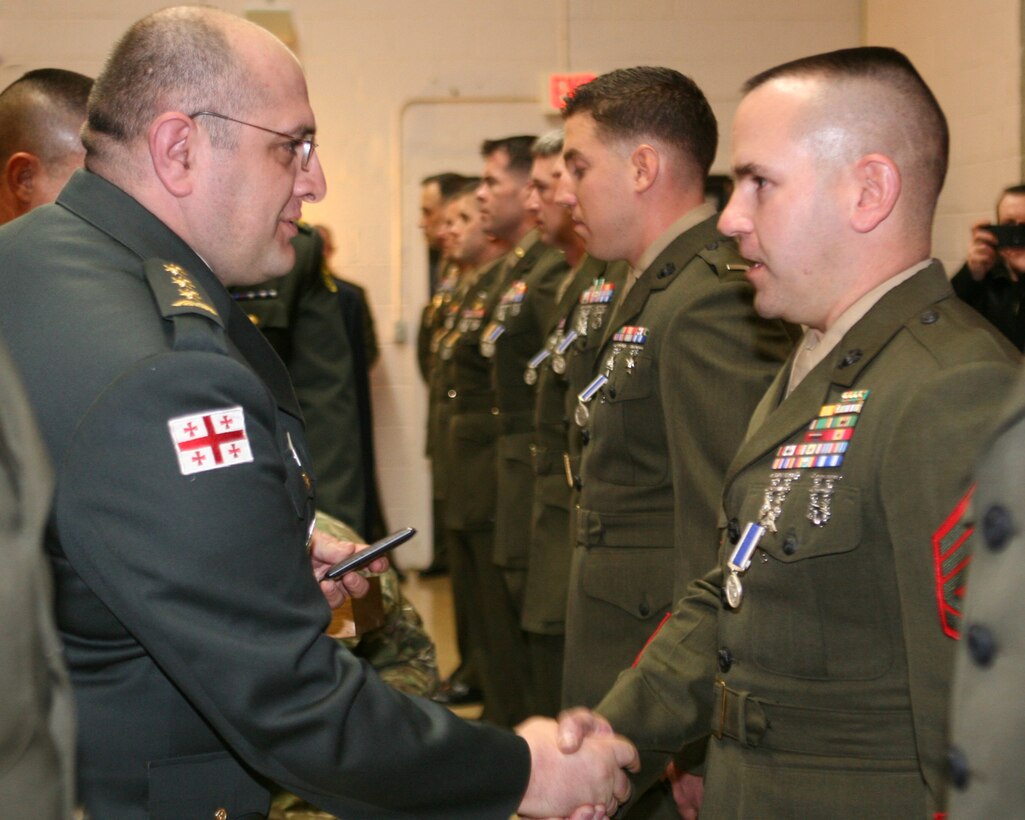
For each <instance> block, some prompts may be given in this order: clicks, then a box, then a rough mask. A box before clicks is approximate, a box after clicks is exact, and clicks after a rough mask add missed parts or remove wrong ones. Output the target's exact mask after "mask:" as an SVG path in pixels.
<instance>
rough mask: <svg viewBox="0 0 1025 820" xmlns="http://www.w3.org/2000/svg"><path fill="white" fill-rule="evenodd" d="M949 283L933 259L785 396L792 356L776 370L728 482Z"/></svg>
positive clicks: (799, 424)
mask: <svg viewBox="0 0 1025 820" xmlns="http://www.w3.org/2000/svg"><path fill="white" fill-rule="evenodd" d="M950 293H951V290H950V285H949V283H948V282H947V278H946V274H944V272H943V269H942V267H940V265H939V263H937V262H934V263H933V264H932V265H930V266H929V267H928V268H926V269H925V270H923V271H922V272H920V273H918V274H916V275H914V276H912V277H911V278H910V279H909V280H907V281H906V282H903V283H902V284H900V285H898V286H897V287H896V288H894V289H893V290H892V291H890V292H889V293H887V294H886V295H884V296H883V298H882V299H880V300H879V302H877V303H876V304H875V305H874V306H873V307H872V308H871V309H870V310H869V312H868V313H867V314H866V315H865V316H864V317H863V318H862V319H861V321H859V322H858V323H857V324H856V325H855V326H854V327H852V328H851V330H850V331H849V332H848V333H847V335H846V336H844V338H843V339H841V341H840V343H839V344H838V345H837V346H836V349H835V350H833V351H831V352H830V354H829V355H828V356H826V358H825V359H824V360H823V361H821V362H820V363H819V364H818V366H817V367H815V368H814V369H813V370H812V371H811V372H810V373H809V374H808V375H807V376H806V377H805V379H804V381H802V382H801V383H800V384H799V385H798V386H797V388H796V389H795V390H794V391H793V392H792V393H791V394H790V395H789V396H788V397H787V398H786V399H784V398H783V391H784V390H785V389H786V384H787V380H788V379H789V374H790V365H791V364H792V358H791V360H790V361H788V363H787V365H786V366H785V367H784V368H783V369H782V370H781V371H780V373H779V374H777V376H776V379H775V380H774V381H773V383H772V385H771V387H770V388H769V392H768V394H767V396H766V398H765V399H763V400H762V402H761V403H760V404H759V405H758V407H757V409H756V410H755V416H756V417H758V416H761V417H762V421H761V424H759V425H758V426H757V427H756V426H755V425H756V423H757V421H758V418H753V419H752V424H751V426H750V428H749V434H748V437H747V439H746V440H745V442H744V443H743V444H742V445H741V447H740V450H739V451H738V452H737V455H736V457H735V458H734V459H733V463H732V464H731V465H730V468H729V470H727V472H726V481H725V484H726V486H729V484H730V482H732V481H733V479H734V478H735V477H736V476H737V475H738V474H739V473H740V472H741V471H742V470H744V469H745V468H746V467H747V466H749V465H751V464H753V463H754V462H756V461H758V460H759V459H761V458H763V457H764V456H765V454H766V453H767V452H769V451H770V450H772V449H773V448H775V447H778V446H779V445H781V444H783V443H784V442H786V441H787V439H789V438H791V437H792V436H794V435H795V434H796V433H797V432H798V431H800V430H801V429H802V428H803V427H804V426H805V425H807V424H808V423H809V422H810V421H811V420H812V419H814V418H816V417H817V416H818V411H819V408H820V407H821V406H822V405H823V404H825V403H826V400H827V398H828V394H829V391H830V388H831V387H833V386H836V387H838V388H842V389H850V388H851V387H853V386H854V385H855V384H856V383H857V381H858V377H859V376H860V374H861V372H862V371H863V370H864V369H865V368H866V367H868V365H869V364H870V363H871V362H872V360H873V359H874V358H875V357H876V356H877V355H878V354H879V352H880V351H881V350H882V349H883V348H885V347H886V345H887V344H888V343H889V342H890V340H891V339H892V338H893V337H894V336H895V335H896V334H897V333H898V332H899V331H900V329H901V328H902V327H903V326H904V324H905V323H906V322H907V321H908V320H909V319H911V318H913V317H915V316H916V315H918V314H920V313H921V312H923V311H925V310H928V308H929V306H930V305H932V304H933V303H935V302H936V301H938V300H940V299H943V298H944V297H946V296H949V295H950Z"/></svg>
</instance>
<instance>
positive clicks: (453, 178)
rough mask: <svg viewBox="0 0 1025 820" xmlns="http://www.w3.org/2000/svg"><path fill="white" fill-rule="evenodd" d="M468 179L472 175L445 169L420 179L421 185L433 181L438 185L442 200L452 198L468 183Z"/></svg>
mask: <svg viewBox="0 0 1025 820" xmlns="http://www.w3.org/2000/svg"><path fill="white" fill-rule="evenodd" d="M468 179H471V177H466V176H463V175H462V174H457V173H454V172H453V171H443V172H442V173H440V174H431V175H430V176H428V177H424V178H423V179H422V180H421V181H420V185H421V186H426V185H430V184H432V183H433V184H435V185H437V186H438V191H439V193H440V194H441V201H442V202H445V201H447V200H449V199H451V198H452V196H453V195H454V194H455V193H456V192H458V191H459V190H460V189H461V188H462V187H463V185H465V184H466V181H467V180H468ZM474 179H475V177H474Z"/></svg>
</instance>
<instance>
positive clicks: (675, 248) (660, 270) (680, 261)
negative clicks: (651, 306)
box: [602, 215, 721, 347]
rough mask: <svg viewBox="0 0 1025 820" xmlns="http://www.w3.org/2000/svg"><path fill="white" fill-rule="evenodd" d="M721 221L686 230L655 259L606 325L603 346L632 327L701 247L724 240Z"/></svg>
mask: <svg viewBox="0 0 1025 820" xmlns="http://www.w3.org/2000/svg"><path fill="white" fill-rule="evenodd" d="M718 218H719V217H718V215H716V216H711V217H709V218H708V219H706V220H705V221H704V222H701V223H699V224H697V225H695V226H694V227H693V228H691V229H690V230H688V231H684V232H683V233H682V234H680V235H679V236H678V237H676V239H674V240H673V241H672V242H670V243H669V246H668V247H667V248H666V249H665V250H664V251H662V253H660V254H659V255H658V256H657V257H655V261H654V262H652V263H651V264H650V265H649V266H648V267H647V268H646V269H645V270H644V271H643V272H642V273H641V276H640V278H639V279H638V280H637V282H636V284H634V286H633V287H632V288H631V289H630V292H629V293H628V294H627V295H626V299H625V300H624V301H623V302H621V303H620V305H619V307H618V309H617V310H616V311H615V314H614V316H613V320H612V321H611V322H607V323H606V325H605V330H604V333H603V335H602V346H603V347H604V346H605V345H606V344H607V343H608V341H609V339H610V338H611V337H612V336H613V335H615V333H616V331H617V330H619V328H621V327H623V325H627V324H630V322H631V321H632V320H633V319H634V318H636V316H637V315H638V314H639V313H640V312H641V311H642V310H643V309H644V305H645V303H646V302H647V301H648V297H649V296H650V295H651V294H652V293H655V292H657V291H660V290H665V289H666V288H667V287H669V285H670V284H671V283H672V282H673V281H674V280H675V279H676V277H677V276H679V275H680V271H682V270H683V269H684V268H685V267H687V265H689V264H690V261H691V260H692V259H693V258H694V257H695V256H697V255H698V253H699V252H700V251H701V249H702V248H704V247H705V246H706V245H709V244H711V243H716V242H718V241H719V240H720V239H721V236H720V234H719V232H718V230H717V229H716V227H715V225H716V221H717V220H718Z"/></svg>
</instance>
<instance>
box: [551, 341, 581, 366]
mask: <svg viewBox="0 0 1025 820" xmlns="http://www.w3.org/2000/svg"><path fill="white" fill-rule="evenodd" d="M578 336H579V334H578V333H577V332H576V330H571V331H570V332H569V333H567V334H566V335H565V336H563V337H562V341H560V342H559V344H558V345H556V347H555V355H554V356H553V357H552V370H554V371H555V372H556V373H558V374H559V375H560V376H561V375H562V374H563V373H565V372H566V351H567V350H569V346H570V345H571V344H573V342H575V341H576V340H577V338H578Z"/></svg>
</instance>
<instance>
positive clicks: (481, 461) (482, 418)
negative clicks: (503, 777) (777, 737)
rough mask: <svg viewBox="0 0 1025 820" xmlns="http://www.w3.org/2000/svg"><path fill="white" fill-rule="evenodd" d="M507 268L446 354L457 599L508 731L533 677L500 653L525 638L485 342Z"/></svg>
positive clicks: (485, 273)
mask: <svg viewBox="0 0 1025 820" xmlns="http://www.w3.org/2000/svg"><path fill="white" fill-rule="evenodd" d="M507 268H508V263H507V257H506V256H502V257H499V258H498V259H496V260H495V261H493V262H491V263H488V264H486V265H485V266H484V267H483V268H482V269H481V270H480V271H479V272H478V273H477V274H476V275H475V276H471V281H470V282H469V287H468V288H467V291H466V294H465V295H464V297H463V299H462V302H461V303H460V306H459V311H458V318H457V319H456V324H455V327H454V328H453V329H452V330H451V331H450V332H449V333H448V334H447V335H446V336H445V337H444V338H443V339H442V340H441V343H440V346H439V350H438V357H439V359H440V366H441V368H442V372H441V373H440V374H439V377H440V379H441V382H440V383H441V384H442V385H443V392H444V395H445V396H446V397H447V399H448V413H447V416H448V420H449V424H448V431H447V435H448V438H447V447H446V449H447V459H448V465H447V466H448V484H447V489H446V491H445V524H446V527H447V529H448V530H449V536H448V542H449V550H450V552H449V559H450V561H451V562H452V577H453V584H454V587H453V595H455V596H464V600H468V601H470V602H471V605H470V607H469V609H470V623H469V624H468V626H469V644H470V649H471V651H472V652H473V653H474V654H475V657H474V658H473V666H474V668H475V669H476V671H477V674H478V677H479V678H480V682H481V684H482V688H483V691H484V712H483V717H484V718H485V719H486V720H489V721H491V722H494V723H497V724H499V725H503V726H511V725H513V724H515V723H516V722H517V721H518V720H521V719H522V718H523V717H525V715H526V713H525V712H524V711H523V709H522V707H521V704H522V698H523V692H524V691H525V690H526V685H527V684H526V681H527V672H526V669H525V668H524V667H522V666H521V665H519V664H516V663H515V662H513V661H512V658H511V657H510V656H509V655H508V654H505V653H502V652H499V651H497V648H498V647H504V646H508V645H509V643H510V642H513V641H515V640H516V639H517V638H518V635H517V633H518V631H519V626H518V624H516V623H515V622H514V621H513V619H512V617H511V616H510V615H508V614H507V613H510V612H513V611H514V610H513V603H512V599H511V597H510V595H509V591H508V588H507V587H506V584H505V580H504V578H503V577H502V573H501V570H500V569H499V568H498V566H497V565H496V564H495V562H494V543H495V541H494V534H495V508H496V503H497V501H496V497H497V458H498V452H497V448H498V436H499V432H500V430H499V414H498V406H497V403H496V400H495V391H494V386H493V384H492V381H491V361H490V359H488V358H486V357H485V356H483V355H482V354H481V345H480V342H481V332H482V331H483V329H484V328H485V327H486V326H487V324H488V322H489V321H490V317H491V315H492V312H493V310H494V308H495V306H496V305H497V302H498V299H499V297H500V295H501V293H502V285H503V283H504V282H505V279H504V274H505V273H506V272H507Z"/></svg>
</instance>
